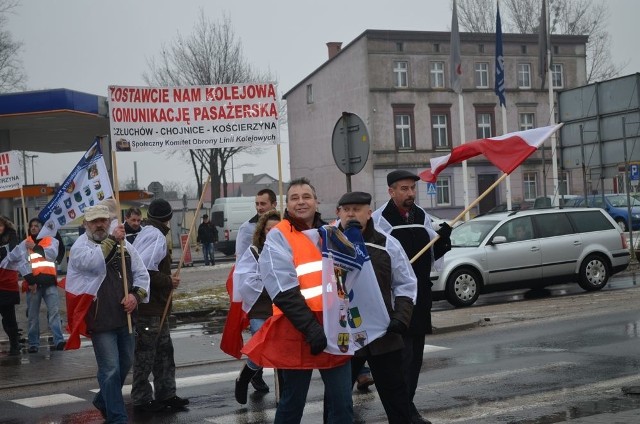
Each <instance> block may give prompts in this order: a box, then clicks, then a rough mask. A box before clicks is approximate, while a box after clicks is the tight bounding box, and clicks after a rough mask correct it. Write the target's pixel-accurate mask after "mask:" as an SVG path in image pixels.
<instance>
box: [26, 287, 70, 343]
mask: <svg viewBox="0 0 640 424" xmlns="http://www.w3.org/2000/svg"><path fill="white" fill-rule="evenodd" d="M27 293H28V295H27V308H28V311H27V316H28V317H29V347H31V346H35V347H40V303H41V302H42V299H44V303H45V305H47V320H48V321H49V329H50V330H51V333H53V345H54V346H57V345H58V343H62V342H63V341H64V337H63V336H62V323H61V321H60V299H59V297H58V286H56V285H55V284H54V285H51V286H49V287H44V288H43V287H38V290H36V292H35V293H30V292H27Z"/></svg>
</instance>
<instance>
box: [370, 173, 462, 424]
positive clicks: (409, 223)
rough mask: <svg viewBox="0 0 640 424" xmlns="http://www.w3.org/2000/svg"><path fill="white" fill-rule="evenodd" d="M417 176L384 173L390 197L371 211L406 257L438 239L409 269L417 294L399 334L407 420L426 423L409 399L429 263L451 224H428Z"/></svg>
mask: <svg viewBox="0 0 640 424" xmlns="http://www.w3.org/2000/svg"><path fill="white" fill-rule="evenodd" d="M419 179H420V177H418V176H417V175H415V174H412V173H411V172H408V171H404V170H396V171H392V172H390V173H389V174H387V185H388V186H389V189H388V191H389V196H390V197H391V200H389V201H388V202H387V203H385V204H384V205H382V206H381V207H380V208H378V209H377V210H376V211H375V212H374V213H373V221H374V223H375V225H376V228H379V229H380V230H382V231H384V232H385V233H388V234H391V235H392V236H393V237H395V238H396V239H397V240H398V241H399V242H400V244H401V245H402V247H403V248H404V251H405V253H406V254H407V257H408V258H409V259H412V258H413V257H414V256H415V255H416V254H417V253H418V252H419V251H420V250H422V248H423V247H425V246H426V245H427V244H428V243H429V241H430V240H431V239H432V238H433V237H435V236H436V233H437V234H438V235H439V236H440V238H439V239H438V240H437V241H436V243H435V244H434V246H433V248H431V249H429V250H428V251H427V252H425V253H424V254H423V255H422V256H420V257H419V258H418V259H417V260H416V261H415V262H414V263H413V264H412V266H413V271H414V272H415V274H416V277H417V279H418V295H417V299H416V304H415V306H414V308H413V314H412V316H411V323H410V325H409V328H408V330H407V332H406V334H405V335H404V336H403V341H404V350H403V354H402V364H403V366H404V376H405V381H406V383H407V386H408V390H409V399H410V400H411V412H412V416H411V422H412V423H418V424H420V423H429V421H428V420H426V419H425V418H423V417H422V416H421V415H420V413H419V412H418V409H417V408H416V406H415V404H414V403H413V398H414V396H415V393H416V388H417V387H418V378H419V377H420V370H421V368H422V357H423V354H424V342H425V335H426V334H431V333H432V331H433V330H432V328H431V303H432V296H431V286H432V285H433V284H432V283H431V280H430V278H429V277H430V274H431V265H432V264H433V262H434V261H435V260H437V259H439V258H441V257H442V256H443V255H444V254H445V253H446V252H447V251H449V250H450V249H451V240H450V239H449V236H450V234H451V227H449V225H448V224H446V223H445V224H442V225H441V227H440V229H439V230H438V231H437V232H436V231H434V230H433V227H432V226H431V218H430V217H429V215H428V214H427V213H425V211H424V210H423V209H422V208H421V207H419V206H417V205H416V204H415V198H416V181H418V180H419Z"/></svg>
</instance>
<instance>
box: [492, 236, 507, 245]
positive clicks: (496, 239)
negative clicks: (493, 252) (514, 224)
mask: <svg viewBox="0 0 640 424" xmlns="http://www.w3.org/2000/svg"><path fill="white" fill-rule="evenodd" d="M506 242H507V238H506V237H505V236H495V237H493V238H492V239H491V244H492V245H494V244H502V243H506Z"/></svg>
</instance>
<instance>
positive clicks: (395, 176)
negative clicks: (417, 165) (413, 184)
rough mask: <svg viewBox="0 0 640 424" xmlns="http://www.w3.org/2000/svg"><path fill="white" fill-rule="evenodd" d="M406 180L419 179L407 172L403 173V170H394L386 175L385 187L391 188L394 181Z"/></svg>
mask: <svg viewBox="0 0 640 424" xmlns="http://www.w3.org/2000/svg"><path fill="white" fill-rule="evenodd" d="M407 179H409V180H413V181H418V180H419V179H420V177H418V176H417V175H416V174H412V173H411V172H409V171H405V170H403V169H396V170H395V171H391V172H389V173H388V174H387V185H388V186H391V184H393V183H395V182H396V181H400V180H407Z"/></svg>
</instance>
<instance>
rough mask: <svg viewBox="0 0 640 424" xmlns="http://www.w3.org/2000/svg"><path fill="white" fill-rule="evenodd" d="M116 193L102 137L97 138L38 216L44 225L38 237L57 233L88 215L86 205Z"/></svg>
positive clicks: (94, 203)
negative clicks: (104, 152) (101, 143)
mask: <svg viewBox="0 0 640 424" xmlns="http://www.w3.org/2000/svg"><path fill="white" fill-rule="evenodd" d="M112 196H113V189H112V188H111V181H110V180H109V173H108V172H107V166H106V165H105V163H104V157H103V156H102V150H101V149H100V139H99V138H97V137H96V139H95V140H94V141H93V143H92V144H91V147H89V150H87V151H86V152H85V154H84V155H82V158H81V159H80V161H79V162H78V164H77V165H76V166H75V168H73V170H72V171H71V173H70V174H69V176H68V177H67V178H66V179H65V180H64V182H63V183H62V185H61V186H60V188H59V189H58V192H57V193H56V194H55V195H54V196H53V198H52V199H51V201H50V202H49V203H47V205H46V206H45V207H44V208H43V209H42V211H41V212H40V214H39V215H38V218H39V219H40V221H42V222H43V223H44V224H43V226H42V230H40V233H39V234H38V238H42V237H46V236H51V237H53V236H55V234H56V232H57V231H58V228H60V227H61V226H63V225H65V224H67V223H69V222H71V221H73V220H74V219H76V218H78V217H81V216H83V215H84V210H85V208H87V207H89V206H93V205H97V204H98V203H100V202H101V201H103V200H104V199H108V198H110V197H112Z"/></svg>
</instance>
